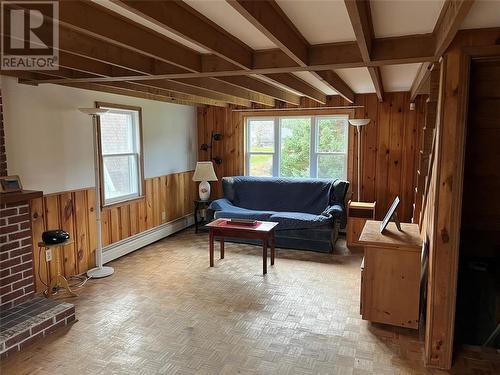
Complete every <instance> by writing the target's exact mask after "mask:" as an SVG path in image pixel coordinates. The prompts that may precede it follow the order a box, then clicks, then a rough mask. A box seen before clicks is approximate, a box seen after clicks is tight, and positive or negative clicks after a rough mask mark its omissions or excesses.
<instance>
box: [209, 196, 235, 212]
mask: <svg viewBox="0 0 500 375" xmlns="http://www.w3.org/2000/svg"><path fill="white" fill-rule="evenodd" d="M232 207H234V205H233V204H232V203H231V201H230V200H229V199H226V198H221V199H216V200H214V201H213V202H212V203H210V206H209V207H208V208H209V209H210V210H213V211H223V210H227V209H230V208H232Z"/></svg>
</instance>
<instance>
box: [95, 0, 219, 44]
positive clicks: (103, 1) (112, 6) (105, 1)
mask: <svg viewBox="0 0 500 375" xmlns="http://www.w3.org/2000/svg"><path fill="white" fill-rule="evenodd" d="M92 1H93V2H95V3H96V4H99V5H102V6H103V7H105V8H107V9H109V10H111V11H113V12H115V13H117V14H119V15H121V16H123V17H126V18H128V19H130V20H132V21H134V22H136V23H138V24H140V25H142V26H144V27H147V28H148V29H151V30H153V31H156V32H157V33H159V34H162V35H163V36H165V37H167V38H170V39H173V40H175V41H176V42H178V43H180V44H182V45H184V46H186V47H188V48H191V49H193V50H195V51H197V52H199V53H210V51H208V50H207V49H205V48H203V47H200V46H198V45H197V44H195V43H192V42H190V41H188V40H186V39H184V38H182V37H180V36H178V35H177V34H174V33H172V32H171V31H169V30H167V29H166V28H164V27H161V26H159V25H157V24H156V23H154V22H152V21H149V20H147V19H145V18H142V17H141V16H139V15H137V14H135V13H134V12H131V11H129V10H127V9H125V8H123V7H122V6H120V5H119V4H117V3H114V2H112V1H110V0H92Z"/></svg>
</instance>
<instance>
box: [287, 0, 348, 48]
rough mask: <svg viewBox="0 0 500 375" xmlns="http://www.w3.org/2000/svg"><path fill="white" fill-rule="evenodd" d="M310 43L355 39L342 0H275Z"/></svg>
mask: <svg viewBox="0 0 500 375" xmlns="http://www.w3.org/2000/svg"><path fill="white" fill-rule="evenodd" d="M277 3H278V5H279V6H280V8H281V9H282V10H283V12H285V14H286V15H287V16H288V18H290V20H291V21H292V22H293V24H294V25H295V27H296V28H297V29H298V30H299V32H300V33H301V34H302V35H303V36H304V38H306V40H307V41H308V42H309V43H310V44H321V43H334V42H346V41H353V40H356V36H355V35H354V30H353V28H352V25H351V22H350V20H349V15H348V13H347V9H346V7H345V5H344V2H343V1H338V0H337V1H335V0H308V1H307V0H277Z"/></svg>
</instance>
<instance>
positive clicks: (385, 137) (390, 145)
mask: <svg viewBox="0 0 500 375" xmlns="http://www.w3.org/2000/svg"><path fill="white" fill-rule="evenodd" d="M348 104H349V103H347V102H345V100H343V99H341V98H339V97H338V96H335V97H329V98H328V101H327V103H326V104H325V106H343V105H348ZM355 104H356V105H363V106H364V108H360V109H356V110H355V111H353V110H349V109H343V110H332V111H327V110H324V111H322V112H321V113H323V114H328V113H329V112H332V113H345V114H349V116H350V117H352V116H354V117H356V118H361V117H362V118H364V117H369V118H370V119H371V120H372V121H371V123H370V124H369V125H368V126H366V127H364V129H363V132H362V150H361V154H362V156H361V157H362V175H363V176H362V186H361V190H362V193H361V194H362V198H363V200H364V201H375V200H376V201H377V217H378V218H382V217H383V216H384V214H385V211H386V210H387V209H388V206H389V205H390V204H391V202H392V200H393V199H394V198H395V197H396V195H399V196H400V198H401V204H400V207H399V212H398V214H399V216H400V218H401V219H402V220H403V221H408V222H409V221H410V220H411V217H412V211H413V200H414V188H415V184H416V169H417V166H416V162H417V153H418V149H419V147H418V146H419V142H420V141H419V134H420V133H421V131H420V129H421V127H423V124H424V112H423V110H422V107H423V105H424V99H422V98H420V97H419V98H418V99H417V101H416V103H415V104H416V109H415V110H414V111H410V94H409V93H407V92H394V93H386V95H385V101H384V102H383V103H379V101H378V98H377V96H376V95H375V94H361V95H356V97H355ZM301 106H302V107H307V108H309V107H321V105H319V104H318V103H315V102H314V101H312V100H304V99H303V100H302V104H301ZM301 113H302V114H306V113H307V112H305V111H302V112H301ZM255 114H256V115H268V116H269V115H272V114H269V113H262V112H255ZM287 114H288V115H290V114H291V112H285V111H283V112H279V115H281V116H286V115H287ZM248 115H249V113H246V112H245V113H243V112H233V111H231V109H230V108H218V107H207V108H199V109H198V142H199V143H200V144H202V143H209V142H210V135H211V133H212V131H218V132H220V133H222V134H223V140H222V141H219V142H214V150H213V155H214V156H219V157H221V158H222V159H223V162H222V164H221V165H215V171H216V173H217V175H218V176H219V179H220V177H222V176H234V175H242V174H244V162H245V157H244V118H245V116H248ZM348 153H349V162H348V165H349V167H348V179H349V181H351V184H352V185H351V186H352V191H353V192H354V197H353V199H357V197H356V196H355V194H356V190H357V185H356V181H357V176H356V168H355V166H356V163H357V159H356V155H357V139H356V134H355V131H354V128H353V127H349V150H348ZM208 155H209V152H206V151H201V150H200V151H199V159H200V160H206V159H207V158H208ZM214 190H215V191H216V194H217V195H219V196H220V195H221V194H222V189H221V186H220V183H219V184H215V185H214Z"/></svg>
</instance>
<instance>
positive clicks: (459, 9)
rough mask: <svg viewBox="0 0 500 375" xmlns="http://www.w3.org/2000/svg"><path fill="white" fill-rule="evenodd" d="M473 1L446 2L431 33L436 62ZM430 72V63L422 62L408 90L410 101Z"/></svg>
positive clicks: (452, 37) (449, 0)
mask: <svg viewBox="0 0 500 375" xmlns="http://www.w3.org/2000/svg"><path fill="white" fill-rule="evenodd" d="M473 4H474V0H446V2H445V3H444V4H443V7H442V8H441V13H440V14H439V18H438V20H437V22H436V25H435V26H434V31H433V32H432V35H433V38H434V60H435V61H437V60H439V58H440V57H441V56H442V55H443V54H444V52H445V51H446V49H447V48H448V46H449V45H450V43H451V42H452V40H453V39H454V38H455V36H456V35H457V32H458V29H459V27H460V25H461V24H462V22H463V21H464V19H465V17H466V16H467V14H468V13H469V11H470V9H471V8H472V5H473ZM431 70H432V64H431V63H430V62H423V63H422V65H421V66H420V69H419V71H418V72H417V75H416V77H415V79H414V80H413V83H412V85H411V89H410V100H411V101H413V100H415V98H416V96H417V95H418V94H419V93H420V90H421V88H422V86H423V85H424V84H425V83H426V82H427V80H428V79H429V77H430V73H431Z"/></svg>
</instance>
